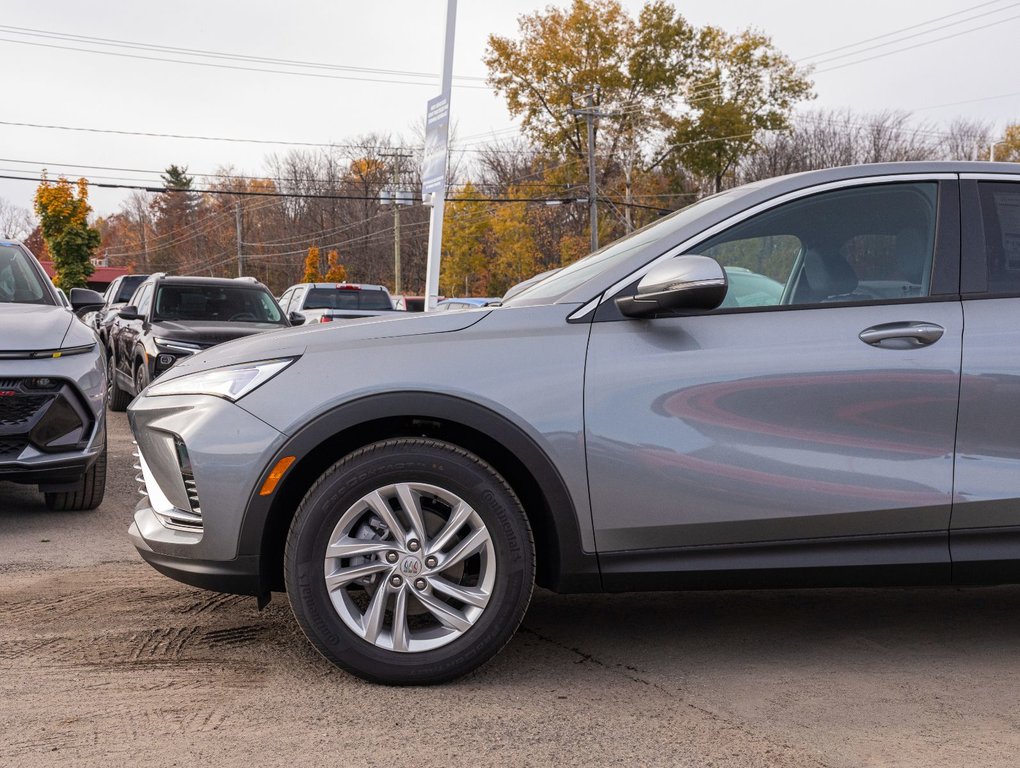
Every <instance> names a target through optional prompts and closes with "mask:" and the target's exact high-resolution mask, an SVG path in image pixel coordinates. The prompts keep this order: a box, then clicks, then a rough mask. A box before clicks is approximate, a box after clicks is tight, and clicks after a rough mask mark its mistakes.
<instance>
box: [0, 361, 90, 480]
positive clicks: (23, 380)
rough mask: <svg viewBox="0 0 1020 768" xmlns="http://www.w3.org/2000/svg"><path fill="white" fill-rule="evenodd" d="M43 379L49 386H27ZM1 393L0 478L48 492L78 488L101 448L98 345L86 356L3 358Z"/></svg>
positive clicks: (0, 382) (0, 369)
mask: <svg viewBox="0 0 1020 768" xmlns="http://www.w3.org/2000/svg"><path fill="white" fill-rule="evenodd" d="M43 379H49V380H50V381H51V382H53V386H52V387H50V388H48V389H41V388H38V387H35V386H29V382H30V381H39V380H43ZM0 393H2V398H3V407H2V408H0V480H4V481H8V482H14V483H26V484H33V485H38V486H39V487H40V489H41V490H43V491H47V492H59V491H74V490H76V489H78V488H80V487H81V482H82V479H83V477H84V475H85V473H86V472H87V471H88V470H89V469H90V468H91V467H92V465H93V464H94V463H95V461H96V458H97V457H98V456H99V454H100V453H101V452H102V451H103V448H104V447H105V445H106V419H105V416H106V413H105V408H106V400H105V398H106V365H105V363H104V360H103V354H102V350H101V349H100V348H99V346H98V345H96V348H95V351H94V352H93V353H91V354H81V355H69V356H67V357H61V358H41V359H32V360H24V359H17V360H4V361H3V362H2V365H0ZM61 424H63V426H61ZM75 424H78V425H80V428H78V429H74V426H75ZM68 430H71V431H68ZM64 433H66V434H64Z"/></svg>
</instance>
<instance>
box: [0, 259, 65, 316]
mask: <svg viewBox="0 0 1020 768" xmlns="http://www.w3.org/2000/svg"><path fill="white" fill-rule="evenodd" d="M32 261H33V259H32V257H31V256H29V255H28V254H26V253H25V252H24V251H23V250H21V248H18V247H17V246H14V245H0V302H2V303H5V304H53V303H54V298H53V293H52V292H51V291H50V290H49V286H47V285H46V283H45V282H44V280H45V278H43V276H42V275H41V274H40V272H39V270H37V269H36V268H35V265H34V264H33V263H32Z"/></svg>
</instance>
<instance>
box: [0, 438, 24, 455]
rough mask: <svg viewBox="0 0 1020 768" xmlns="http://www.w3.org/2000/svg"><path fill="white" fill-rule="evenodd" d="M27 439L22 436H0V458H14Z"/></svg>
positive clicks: (19, 453) (22, 448) (19, 452)
mask: <svg viewBox="0 0 1020 768" xmlns="http://www.w3.org/2000/svg"><path fill="white" fill-rule="evenodd" d="M26 445H28V441H27V440H24V439H22V438H9V437H0V459H16V458H18V456H20V455H21V452H22V451H23V450H25V446H26Z"/></svg>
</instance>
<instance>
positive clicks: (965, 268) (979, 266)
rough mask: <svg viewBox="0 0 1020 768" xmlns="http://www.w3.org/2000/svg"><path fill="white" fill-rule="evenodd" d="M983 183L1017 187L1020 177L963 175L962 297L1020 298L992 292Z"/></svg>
mask: <svg viewBox="0 0 1020 768" xmlns="http://www.w3.org/2000/svg"><path fill="white" fill-rule="evenodd" d="M981 182H991V183H993V184H1003V183H1005V184H1016V185H1018V186H1020V174H1009V173H963V174H960V196H961V206H962V214H961V215H962V219H963V237H962V240H963V242H962V245H961V251H962V253H961V263H962V274H961V277H960V295H961V298H962V299H963V300H964V301H982V300H985V299H1015V298H1020V291H1008V292H995V293H990V292H989V291H988V252H987V249H986V247H985V246H986V243H985V226H984V219H983V217H982V211H981V197H980V193H979V186H980V184H981Z"/></svg>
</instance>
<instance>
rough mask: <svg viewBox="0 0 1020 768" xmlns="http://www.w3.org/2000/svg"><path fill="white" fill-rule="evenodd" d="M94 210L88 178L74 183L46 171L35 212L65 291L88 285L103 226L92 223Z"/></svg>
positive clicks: (38, 191)
mask: <svg viewBox="0 0 1020 768" xmlns="http://www.w3.org/2000/svg"><path fill="white" fill-rule="evenodd" d="M91 211H92V208H91V207H89V203H88V182H87V181H86V180H85V179H78V182H77V184H72V183H71V182H69V181H68V180H67V179H65V178H64V177H63V176H61V177H60V178H59V179H57V181H56V182H54V183H51V182H50V181H49V180H48V179H47V178H46V174H45V173H43V178H42V183H40V184H39V187H38V189H36V191H35V212H36V214H38V216H39V226H40V228H41V230H42V236H43V239H44V240H45V241H46V247H47V249H48V250H49V253H50V256H51V257H52V258H53V266H54V269H55V270H56V272H57V278H56V280H54V283H55V284H56V285H57V287H58V288H63V289H64V290H65V291H69V290H70V289H72V288H84V287H85V286H86V284H87V281H88V277H89V275H91V274H92V272H93V267H92V255H93V253H94V252H95V250H96V248H98V247H99V242H100V236H99V230H97V229H95V228H94V227H90V226H89V223H88V215H89V213H90V212H91Z"/></svg>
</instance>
